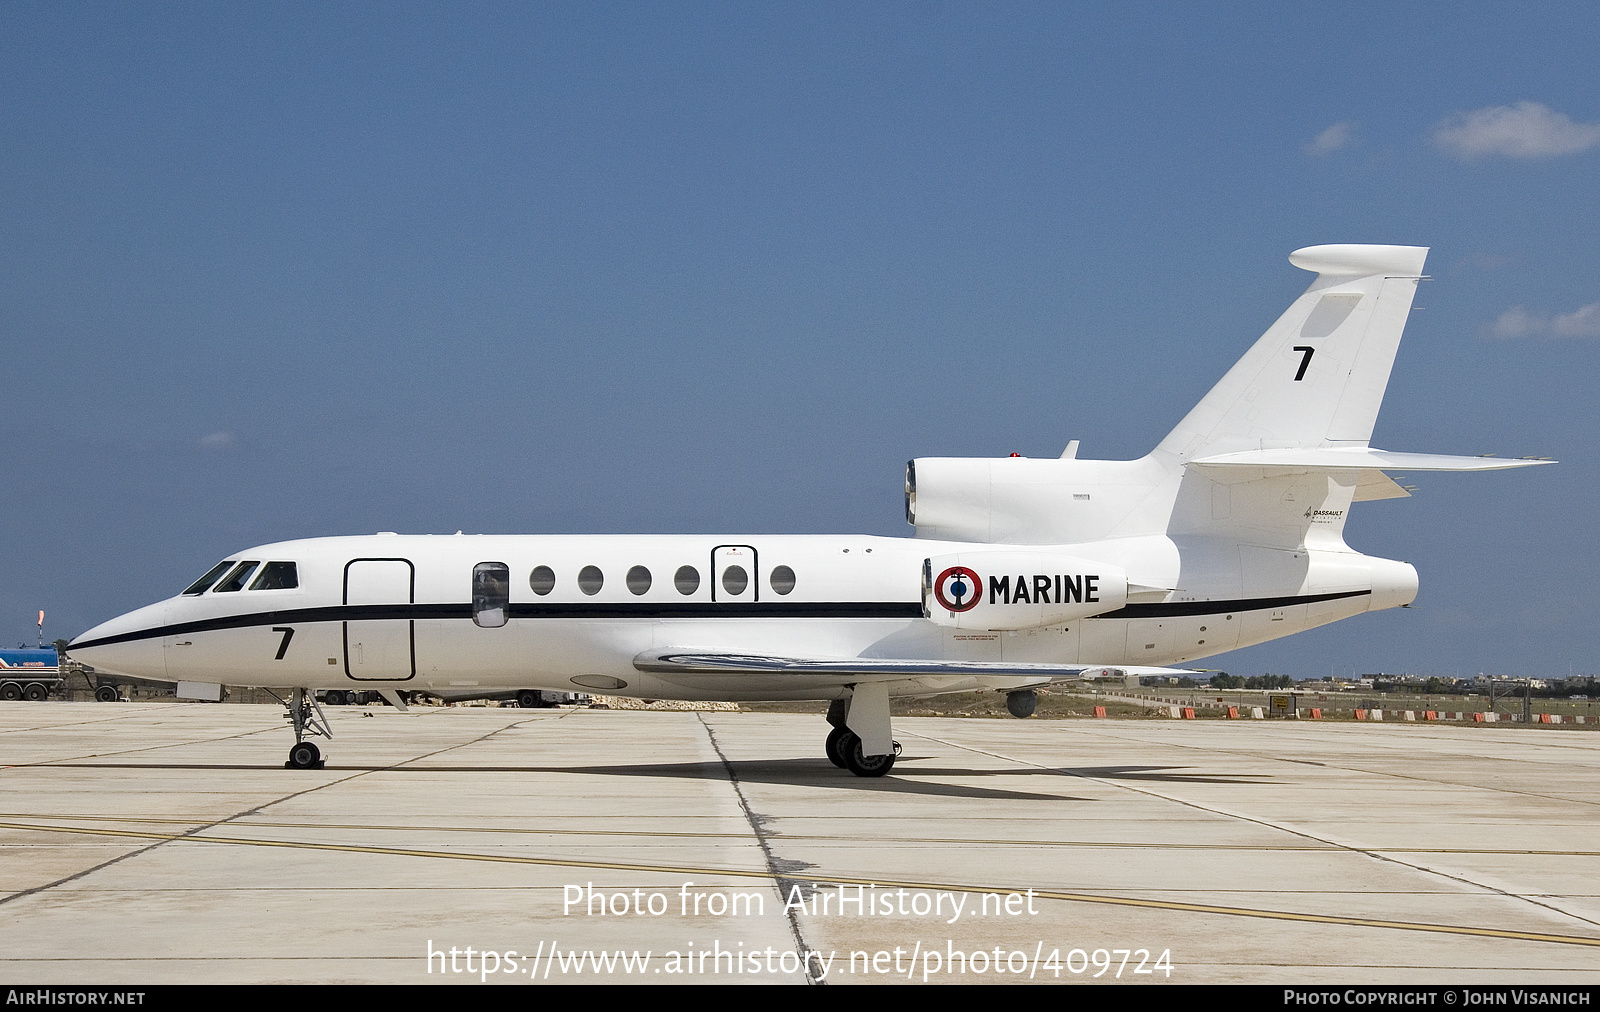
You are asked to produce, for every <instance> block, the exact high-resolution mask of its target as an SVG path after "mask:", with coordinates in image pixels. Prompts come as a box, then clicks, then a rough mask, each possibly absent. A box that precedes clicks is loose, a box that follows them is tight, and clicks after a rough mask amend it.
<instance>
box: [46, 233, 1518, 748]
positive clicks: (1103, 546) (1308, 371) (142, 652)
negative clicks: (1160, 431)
mask: <svg viewBox="0 0 1600 1012" xmlns="http://www.w3.org/2000/svg"><path fill="white" fill-rule="evenodd" d="M1427 252H1428V251H1427V249H1426V248H1422V247H1414V246H1349V245H1342V246H1312V247H1309V248H1306V249H1302V250H1297V251H1296V252H1294V253H1292V254H1290V256H1289V260H1290V262H1291V263H1293V264H1294V265H1295V266H1297V267H1301V268H1303V269H1305V270H1307V271H1312V272H1315V274H1316V280H1315V281H1313V282H1312V283H1311V286H1310V287H1309V288H1307V289H1306V291H1305V293H1304V294H1303V295H1301V296H1300V297H1299V298H1298V299H1296V300H1295V302H1294V304H1293V305H1291V306H1290V307H1289V309H1288V311H1287V312H1285V313H1284V314H1283V316H1282V317H1280V318H1279V319H1278V321H1277V322H1276V323H1274V324H1273V325H1272V326H1271V328H1269V329H1268V330H1267V332H1266V333H1265V334H1264V335H1262V337H1261V338H1260V339H1259V340H1258V341H1256V343H1255V345H1254V346H1253V347H1251V348H1250V350H1249V351H1248V352H1246V353H1245V355H1244V357H1243V358H1241V359H1240V360H1239V361H1238V363H1237V364H1235V365H1234V367H1233V368H1232V369H1230V370H1229V371H1228V373H1227V375H1225V376H1223V377H1222V380H1221V381H1220V382H1219V383H1217V385H1216V386H1215V387H1213V388H1212V389H1211V391H1210V392H1209V393H1208V394H1206V396H1205V398H1204V399H1203V400H1201V401H1200V403H1199V404H1198V405H1196V406H1195V407H1194V409H1193V410H1191V411H1190V412H1189V413H1188V414H1187V415H1186V416H1184V418H1183V420H1182V421H1180V422H1179V423H1178V426H1177V428H1175V429H1173V430H1172V432H1171V433H1170V434H1169V435H1168V436H1167V437H1166V438H1165V439H1163V440H1162V441H1161V444H1160V445H1159V446H1157V447H1156V448H1155V449H1154V450H1152V451H1151V452H1150V453H1149V454H1147V455H1146V456H1144V457H1141V458H1139V459H1138V460H1080V459H1078V457H1077V446H1078V444H1077V441H1073V442H1072V443H1071V444H1069V445H1068V447H1067V450H1066V452H1064V453H1063V454H1062V455H1061V457H1060V458H1059V459H1054V460H1039V459H1027V458H1022V457H1015V456H1013V457H1002V458H996V459H988V458H977V459H958V458H947V457H931V458H928V457H925V458H919V459H917V460H913V461H911V462H910V463H909V464H908V465H907V467H906V482H905V496H906V520H907V521H908V522H910V523H911V524H912V525H913V526H914V527H915V528H916V536H915V537H914V538H879V537H865V536H851V535H841V536H794V537H781V536H770V537H769V536H766V535H749V536H742V535H728V536H698V535H693V536H690V535H683V536H665V537H632V536H630V537H600V536H596V537H554V536H551V537H544V536H499V535H475V536H464V535H459V534H458V535H455V536H403V535H398V534H378V535H373V536H365V537H336V538H317V539H312V540H305V541H287V542H282V543H279V544H272V545H262V546H260V547H257V548H250V549H247V550H245V551H242V552H236V553H234V554H231V555H229V556H228V558H227V559H225V560H223V561H222V562H219V563H217V564H216V565H215V566H214V567H212V568H211V570H210V571H209V572H207V573H206V574H205V575H204V576H202V577H201V578H200V579H199V580H196V581H195V582H194V584H193V585H192V586H190V587H189V588H188V589H187V590H185V591H183V592H182V593H181V594H178V595H177V596H176V597H172V598H169V599H167V600H165V601H161V602H159V603H156V604H152V605H150V606H148V607H145V608H141V609H139V610H137V611H133V612H130V613H128V614H126V615H123V616H121V617H120V618H115V619H112V620H111V621H109V622H106V623H104V624H102V625H99V626H96V627H95V628H93V629H90V630H89V631H88V632H86V633H84V634H83V635H82V636H80V637H78V638H77V639H76V640H74V641H73V642H72V644H71V645H70V646H69V647H68V648H67V650H68V652H69V654H70V655H71V656H72V657H74V658H77V659H80V660H82V661H84V662H87V663H89V664H92V665H94V666H95V667H96V668H100V669H105V670H109V671H114V672H119V673H123V674H127V675H133V676H139V677H146V678H157V679H165V680H168V681H178V680H193V681H200V682H207V683H215V682H226V683H230V684H236V685H251V686H262V687H267V688H272V689H279V690H285V691H286V692H288V693H289V698H288V699H287V700H285V705H286V706H287V707H288V709H289V716H290V721H291V723H292V725H293V728H294V736H295V745H294V748H293V749H292V750H291V751H290V755H289V761H288V763H287V764H286V765H288V766H292V767H299V768H306V767H314V766H320V765H321V764H322V760H321V758H320V751H319V750H318V748H317V746H316V745H315V744H314V743H312V742H311V741H309V740H307V739H308V738H310V737H312V736H316V735H320V736H328V727H327V722H326V720H325V719H323V718H322V715H321V712H320V710H318V709H317V703H316V697H315V690H318V689H335V688H337V689H350V688H360V689H375V690H378V691H379V692H381V693H383V695H384V696H385V698H387V699H389V700H390V701H391V702H393V703H395V704H397V705H400V704H401V703H402V700H401V697H400V696H399V695H398V693H399V691H401V690H409V689H433V688H437V689H442V690H448V689H456V690H461V689H469V688H484V689H487V688H523V687H538V688H547V689H555V690H566V691H573V690H574V689H576V690H578V691H584V690H593V691H600V692H605V693H611V694H617V695H626V696H635V697H641V698H647V699H692V700H796V699H811V700H830V701H831V703H830V705H829V709H828V721H829V723H830V724H831V725H832V726H833V730H832V732H831V733H830V734H829V735H828V737H827V743H826V752H827V755H828V758H829V759H830V760H832V761H833V763H834V764H835V765H837V766H840V767H844V768H847V769H849V770H850V771H851V772H853V773H855V774H857V775H859V776H881V775H883V774H884V773H886V772H888V771H889V769H890V768H891V767H892V766H893V765H894V760H895V755H896V753H897V748H896V746H895V743H894V740H893V737H892V733H891V728H890V719H889V700H890V697H892V696H896V695H929V694H934V693H940V692H956V691H969V690H974V689H994V690H999V691H1004V692H1006V693H1007V694H1008V703H1009V704H1010V706H1011V710H1012V712H1013V713H1015V714H1017V715H1019V716H1025V715H1027V714H1028V713H1031V712H1032V706H1033V700H1034V691H1035V690H1036V689H1038V688H1040V687H1042V686H1046V685H1049V684H1051V683H1053V682H1058V681H1064V680H1068V679H1073V678H1081V677H1083V676H1084V675H1085V673H1086V672H1087V673H1094V672H1096V670H1097V669H1104V668H1107V667H1121V668H1123V669H1124V670H1138V669H1144V668H1154V667H1160V666H1164V665H1173V664H1179V663H1183V662H1189V661H1193V660H1196V659H1198V658H1201V657H1206V656H1209V655H1211V654H1218V653H1222V652H1223V651H1227V650H1234V649H1237V648H1240V647H1245V646H1249V645H1251V644H1255V643H1261V642H1264V641H1266V640H1270V639H1275V638H1278V637H1280V636H1287V635H1289V634H1291V633H1295V632H1299V631H1301V630H1303V629H1310V628H1312V627H1313V626H1319V625H1324V624H1326V623H1329V622H1333V621H1336V620H1338V619H1342V618H1348V617H1350V616H1352V615H1357V614H1360V613H1361V612H1366V611H1377V610H1379V609H1381V608H1393V607H1397V606H1401V605H1406V604H1409V603H1410V602H1411V601H1412V599H1413V598H1414V597H1415V596H1416V593H1417V573H1416V570H1415V569H1413V568H1412V567H1411V566H1410V565H1407V564H1406V563H1404V562H1395V561H1391V560H1388V559H1379V558H1373V557H1371V556H1366V555H1361V554H1360V553H1358V552H1355V551H1353V550H1352V549H1351V548H1350V547H1349V546H1347V545H1346V544H1345V542H1344V535H1343V532H1344V524H1345V518H1346V515H1347V514H1348V512H1349V509H1350V505H1351V503H1353V502H1364V501H1366V500H1369V499H1386V498H1392V497H1397V496H1404V495H1407V492H1406V491H1405V489H1403V488H1402V487H1401V486H1400V485H1398V484H1396V483H1395V482H1394V480H1393V479H1391V478H1390V477H1388V476H1387V475H1386V474H1385V472H1386V471H1392V470H1397V469H1403V470H1405V471H1483V470H1493V469H1496V468H1507V467H1521V466H1525V465H1530V464H1537V463H1545V462H1546V461H1542V460H1534V459H1515V460H1508V459H1502V458H1495V457H1454V456H1439V455H1434V454H1421V453H1392V452H1390V451H1387V450H1380V449H1376V448H1374V447H1372V446H1370V445H1369V441H1370V439H1371V437H1372V428H1373V424H1374V422H1375V421H1376V419H1377V416H1378V407H1379V405H1380V403H1381V402H1382V400H1383V393H1384V388H1385V387H1386V386H1387V385H1388V381H1389V371H1390V367H1391V366H1392V364H1393V362H1394V356H1395V351H1396V349H1397V348H1398V347H1399V344H1400V335H1401V332H1402V331H1403V329H1404V327H1405V322H1406V317H1407V315H1408V314H1409V313H1410V310H1411V300H1412V296H1413V295H1414V294H1415V291H1416V287H1417V282H1418V281H1419V280H1420V279H1421V276H1422V267H1423V261H1424V259H1425V257H1426V255H1427Z"/></svg>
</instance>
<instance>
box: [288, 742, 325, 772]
mask: <svg viewBox="0 0 1600 1012" xmlns="http://www.w3.org/2000/svg"><path fill="white" fill-rule="evenodd" d="M284 765H285V766H287V767H288V768H289V769H292V770H320V769H322V767H323V762H322V751H321V750H320V749H318V748H317V746H316V745H315V744H313V743H311V742H309V741H303V742H301V743H300V744H298V745H296V746H295V747H294V748H292V749H290V750H289V761H288V762H286V763H284Z"/></svg>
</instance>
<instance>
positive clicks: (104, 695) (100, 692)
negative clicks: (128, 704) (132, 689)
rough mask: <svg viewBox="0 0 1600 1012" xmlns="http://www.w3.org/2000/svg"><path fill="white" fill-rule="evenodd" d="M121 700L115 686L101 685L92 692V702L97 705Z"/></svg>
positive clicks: (120, 695)
mask: <svg viewBox="0 0 1600 1012" xmlns="http://www.w3.org/2000/svg"><path fill="white" fill-rule="evenodd" d="M121 698H122V694H121V693H120V692H118V691H117V687H116V686H115V685H102V686H100V687H99V688H97V689H95V690H94V701H95V702H97V703H115V702H117V701H118V700H120V699H121Z"/></svg>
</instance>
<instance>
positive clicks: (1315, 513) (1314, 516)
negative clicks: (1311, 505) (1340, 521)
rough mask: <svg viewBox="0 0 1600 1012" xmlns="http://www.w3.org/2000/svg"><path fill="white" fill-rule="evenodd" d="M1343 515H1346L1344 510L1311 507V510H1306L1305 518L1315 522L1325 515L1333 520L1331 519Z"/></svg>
mask: <svg viewBox="0 0 1600 1012" xmlns="http://www.w3.org/2000/svg"><path fill="white" fill-rule="evenodd" d="M1342 516H1344V510H1318V509H1310V510H1306V512H1305V518H1306V519H1307V520H1310V521H1311V522H1313V523H1315V522H1317V521H1319V520H1321V519H1322V518H1323V517H1327V518H1329V519H1330V520H1331V519H1335V518H1337V517H1342Z"/></svg>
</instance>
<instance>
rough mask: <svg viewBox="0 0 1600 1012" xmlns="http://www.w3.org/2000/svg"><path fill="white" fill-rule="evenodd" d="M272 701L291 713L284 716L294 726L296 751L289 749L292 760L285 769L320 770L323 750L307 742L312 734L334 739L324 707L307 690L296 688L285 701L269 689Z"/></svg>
mask: <svg viewBox="0 0 1600 1012" xmlns="http://www.w3.org/2000/svg"><path fill="white" fill-rule="evenodd" d="M267 691H268V692H269V693H271V694H272V698H274V699H276V700H277V701H278V702H280V703H282V704H283V705H284V706H285V707H286V708H287V709H288V711H289V713H288V715H287V716H286V717H285V719H286V720H288V721H289V723H290V724H292V725H294V748H291V749H290V750H289V761H288V762H286V763H284V764H283V765H284V768H285V769H291V770H320V769H322V767H323V765H324V763H323V761H322V750H321V749H319V748H317V746H316V744H315V743H313V742H309V741H306V739H307V738H309V737H311V736H313V735H321V736H322V737H324V738H332V737H333V732H332V731H331V730H329V729H328V718H327V716H326V715H324V714H323V712H322V707H320V706H318V705H317V698H316V696H314V695H312V694H311V693H310V692H308V691H306V690H305V689H295V690H294V691H293V693H292V694H291V695H290V697H289V698H288V699H287V700H285V699H284V698H283V697H282V696H279V695H278V694H277V693H276V692H272V690H271V689H268V690H267Z"/></svg>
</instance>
